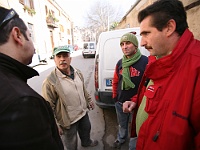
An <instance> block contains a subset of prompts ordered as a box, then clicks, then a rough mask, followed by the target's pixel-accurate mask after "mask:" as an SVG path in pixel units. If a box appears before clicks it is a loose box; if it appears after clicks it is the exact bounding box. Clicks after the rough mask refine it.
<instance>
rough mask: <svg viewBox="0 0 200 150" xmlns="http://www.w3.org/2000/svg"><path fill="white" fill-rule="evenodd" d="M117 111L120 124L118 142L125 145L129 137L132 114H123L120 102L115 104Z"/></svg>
mask: <svg viewBox="0 0 200 150" xmlns="http://www.w3.org/2000/svg"><path fill="white" fill-rule="evenodd" d="M115 109H116V113H117V121H118V124H119V129H118V134H117V140H118V141H119V142H120V143H124V142H125V141H126V139H127V137H128V131H129V130H128V128H129V126H128V125H129V119H130V118H129V117H130V113H124V112H123V109H122V104H121V103H120V102H116V103H115Z"/></svg>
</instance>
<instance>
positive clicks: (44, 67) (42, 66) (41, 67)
mask: <svg viewBox="0 0 200 150" xmlns="http://www.w3.org/2000/svg"><path fill="white" fill-rule="evenodd" d="M53 66H55V63H54V60H53V59H49V60H48V62H47V63H40V64H38V65H36V66H34V67H33V69H35V70H37V72H38V73H41V72H43V71H45V70H47V69H49V68H51V67H53Z"/></svg>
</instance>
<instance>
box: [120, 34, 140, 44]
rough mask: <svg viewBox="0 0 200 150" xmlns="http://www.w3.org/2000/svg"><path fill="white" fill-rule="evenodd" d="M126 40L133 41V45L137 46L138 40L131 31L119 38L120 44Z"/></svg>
mask: <svg viewBox="0 0 200 150" xmlns="http://www.w3.org/2000/svg"><path fill="white" fill-rule="evenodd" d="M127 41H129V42H131V43H133V44H134V45H135V46H137V47H138V40H137V38H136V36H135V35H134V34H133V33H126V34H124V35H123V36H122V37H121V39H120V44H121V43H122V42H127Z"/></svg>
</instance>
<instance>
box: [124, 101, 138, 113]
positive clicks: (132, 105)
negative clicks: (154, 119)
mask: <svg viewBox="0 0 200 150" xmlns="http://www.w3.org/2000/svg"><path fill="white" fill-rule="evenodd" d="M135 106H136V103H135V102H132V101H125V102H124V103H123V112H124V113H130V112H132V111H133V109H134V108H135Z"/></svg>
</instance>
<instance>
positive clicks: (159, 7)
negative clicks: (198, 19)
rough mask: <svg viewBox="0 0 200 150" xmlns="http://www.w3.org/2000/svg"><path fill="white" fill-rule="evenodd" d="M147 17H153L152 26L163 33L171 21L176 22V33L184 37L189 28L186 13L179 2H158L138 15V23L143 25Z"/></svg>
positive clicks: (177, 0) (162, 0)
mask: <svg viewBox="0 0 200 150" xmlns="http://www.w3.org/2000/svg"><path fill="white" fill-rule="evenodd" d="M147 16H151V17H152V22H151V25H152V26H153V27H156V28H157V29H158V30H159V31H162V29H163V28H164V27H166V25H167V22H168V21H169V20H170V19H174V20H175V22H176V30H175V31H176V32H177V33H178V34H179V35H182V34H183V32H184V31H185V29H187V28H188V23H187V16H186V11H185V10H184V7H183V3H182V2H181V1H179V0H158V1H156V2H154V3H153V4H152V5H150V6H148V7H146V8H145V9H143V10H141V11H140V12H139V13H138V22H139V23H141V22H142V20H144V19H145V18H146V17H147Z"/></svg>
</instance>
